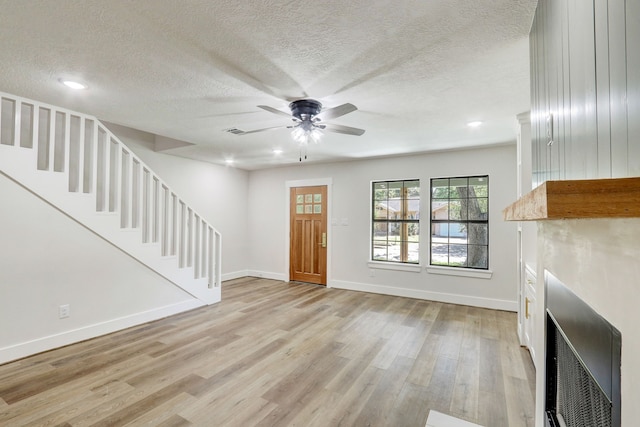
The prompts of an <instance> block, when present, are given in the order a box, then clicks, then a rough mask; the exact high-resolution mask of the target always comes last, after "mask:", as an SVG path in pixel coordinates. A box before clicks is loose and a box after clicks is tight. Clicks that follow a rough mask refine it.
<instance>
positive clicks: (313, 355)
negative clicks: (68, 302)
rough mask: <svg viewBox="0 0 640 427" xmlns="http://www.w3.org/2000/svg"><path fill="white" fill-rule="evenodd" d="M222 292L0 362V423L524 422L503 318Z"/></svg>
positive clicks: (312, 295) (475, 311)
mask: <svg viewBox="0 0 640 427" xmlns="http://www.w3.org/2000/svg"><path fill="white" fill-rule="evenodd" d="M222 297H223V300H222V302H221V303H219V304H216V305H214V306H210V307H203V308H200V309H197V310H193V311H190V312H187V313H181V314H179V315H176V316H172V317H169V318H166V319H163V320H159V321H156V322H152V323H148V324H145V325H141V326H137V327H134V328H130V329H127V330H124V331H120V332H117V333H114V334H110V335H107V336H104V337H100V338H96V339H93V340H89V341H85V342H82V343H78V344H74V345H71V346H68V347H64V348H61V349H57V350H53V351H50V352H47V353H42V354H39V355H36V356H32V357H29V358H26V359H22V360H19V361H16V362H13V363H9V364H5V365H2V366H0V425H1V426H12V427H13V426H60V427H62V426H66V427H69V426H74V427H75V426H139V425H150V426H167V427H168V426H242V427H246V426H318V427H319V426H322V427H327V426H394V427H401V426H416V427H423V426H424V425H425V423H426V420H427V416H428V414H429V410H431V409H434V410H437V411H439V412H442V413H444V414H449V415H452V416H455V417H458V418H462V419H464V420H468V421H471V422H474V423H478V424H481V425H483V426H487V427H500V426H509V427H517V426H532V425H533V413H534V398H533V396H534V377H535V374H534V371H533V366H532V363H531V359H530V358H529V355H528V353H527V351H526V350H524V349H523V348H521V347H520V346H519V345H518V342H517V337H516V315H515V314H514V313H508V312H501V311H495V310H486V309H480V308H473V307H466V306H457V305H451V304H442V303H437V302H429V301H422V300H415V299H409V298H400V297H391V296H384V295H375V294H367V293H360V292H352V291H343V290H338V289H326V288H325V287H322V286H316V285H309V284H301V283H283V282H278V281H274V280H266V279H257V278H243V279H237V280H234V281H229V282H225V283H224V284H223V293H222Z"/></svg>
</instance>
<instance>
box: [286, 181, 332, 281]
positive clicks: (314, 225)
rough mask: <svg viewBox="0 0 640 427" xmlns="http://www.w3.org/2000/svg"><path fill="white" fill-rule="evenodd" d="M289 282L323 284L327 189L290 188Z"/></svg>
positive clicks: (325, 279) (324, 187)
mask: <svg viewBox="0 0 640 427" xmlns="http://www.w3.org/2000/svg"><path fill="white" fill-rule="evenodd" d="M290 200H291V202H290V203H291V206H290V212H291V225H290V230H291V231H290V243H289V244H290V249H289V279H290V280H293V281H300V282H308V283H317V284H319V285H326V284H327V186H326V185H322V186H315V187H294V188H291V199H290Z"/></svg>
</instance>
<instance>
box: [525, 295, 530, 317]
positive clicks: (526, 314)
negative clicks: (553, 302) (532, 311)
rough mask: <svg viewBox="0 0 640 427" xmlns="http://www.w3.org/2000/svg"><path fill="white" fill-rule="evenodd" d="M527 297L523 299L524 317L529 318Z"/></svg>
mask: <svg viewBox="0 0 640 427" xmlns="http://www.w3.org/2000/svg"><path fill="white" fill-rule="evenodd" d="M529 302H530V301H529V298H525V299H524V318H525V319H528V318H529Z"/></svg>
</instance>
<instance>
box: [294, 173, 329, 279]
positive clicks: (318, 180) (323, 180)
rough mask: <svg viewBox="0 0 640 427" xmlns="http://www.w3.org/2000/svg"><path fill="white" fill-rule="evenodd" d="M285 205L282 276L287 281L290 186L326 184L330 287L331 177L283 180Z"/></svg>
mask: <svg viewBox="0 0 640 427" xmlns="http://www.w3.org/2000/svg"><path fill="white" fill-rule="evenodd" d="M284 185H285V201H286V203H285V206H284V208H285V209H284V211H285V214H284V219H285V225H284V230H285V235H286V236H287V238H286V239H285V248H284V254H285V257H284V264H285V265H284V277H285V282H289V280H290V278H291V277H290V272H289V259H290V257H291V254H290V245H291V214H290V209H291V188H294V187H314V186H317V185H326V186H327V241H328V242H329V244H328V245H327V288H330V287H331V247H332V246H333V245H332V244H331V242H332V240H331V234H332V232H331V193H332V190H333V189H332V185H333V178H316V179H301V180H295V181H285V183H284Z"/></svg>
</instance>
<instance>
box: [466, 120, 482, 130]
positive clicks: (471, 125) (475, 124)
mask: <svg viewBox="0 0 640 427" xmlns="http://www.w3.org/2000/svg"><path fill="white" fill-rule="evenodd" d="M481 124H482V122H481V121H479V120H478V121H475V122H469V123H467V126H469V127H470V128H477V127H478V126H480V125H481Z"/></svg>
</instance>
